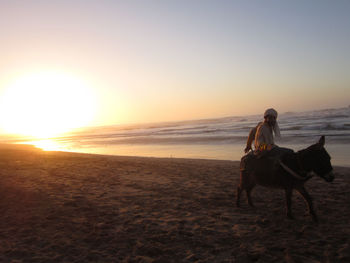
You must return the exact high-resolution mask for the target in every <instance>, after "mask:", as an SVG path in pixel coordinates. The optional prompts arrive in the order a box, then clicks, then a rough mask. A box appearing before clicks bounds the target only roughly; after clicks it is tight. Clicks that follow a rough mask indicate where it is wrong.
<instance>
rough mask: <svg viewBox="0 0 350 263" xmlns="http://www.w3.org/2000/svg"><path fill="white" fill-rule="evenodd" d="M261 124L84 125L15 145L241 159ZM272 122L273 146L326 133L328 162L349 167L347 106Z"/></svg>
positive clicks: (248, 120)
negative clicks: (274, 128)
mask: <svg viewBox="0 0 350 263" xmlns="http://www.w3.org/2000/svg"><path fill="white" fill-rule="evenodd" d="M262 120H263V117H262V115H249V116H230V117H224V118H212V119H201V120H191V121H180V122H162V123H146V124H133V125H113V126H102V127H89V128H84V129H80V130H76V131H74V132H72V133H70V134H66V135H65V136H61V137H57V138H51V139H50V140H28V139H22V140H21V141H19V143H29V144H33V145H36V146H37V147H39V148H43V149H44V150H63V151H72V152H83V153H94V154H104V155H129V156H147V157H168V158H202V159H220V160H240V158H241V157H242V156H243V155H244V152H243V150H244V148H245V145H246V140H247V137H248V134H249V131H250V130H251V129H252V128H254V127H255V126H256V125H257V124H258V123H259V122H261V121H262ZM277 121H278V123H279V126H280V130H281V135H282V137H281V138H280V139H276V144H277V145H279V146H281V147H288V148H291V149H293V150H295V151H298V150H301V149H304V148H306V147H308V146H310V145H311V144H314V143H316V142H318V140H319V139H320V136H322V135H325V136H326V145H325V147H326V149H327V151H328V152H329V154H330V155H331V157H332V164H333V165H339V166H347V167H350V106H349V107H345V108H337V109H323V110H315V111H305V112H285V113H282V114H280V115H279V116H278V119H277Z"/></svg>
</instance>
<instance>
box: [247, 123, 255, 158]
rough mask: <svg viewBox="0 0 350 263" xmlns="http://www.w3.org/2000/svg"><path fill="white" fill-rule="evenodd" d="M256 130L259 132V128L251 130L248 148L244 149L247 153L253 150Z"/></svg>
mask: <svg viewBox="0 0 350 263" xmlns="http://www.w3.org/2000/svg"><path fill="white" fill-rule="evenodd" d="M256 130H257V127H255V128H253V129H251V130H250V133H249V136H248V140H247V146H246V147H245V149H244V152H245V153H247V152H249V151H250V150H251V149H252V143H253V141H254V139H255V134H256Z"/></svg>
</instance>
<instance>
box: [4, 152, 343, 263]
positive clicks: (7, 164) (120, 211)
mask: <svg viewBox="0 0 350 263" xmlns="http://www.w3.org/2000/svg"><path fill="white" fill-rule="evenodd" d="M0 154H1V158H0V213H1V219H0V262H17V263H18V262H289V263H290V262H350V247H349V237H350V228H349V222H350V221H349V218H350V205H349V203H350V194H349V193H350V191H349V188H350V168H340V167H336V168H335V172H336V173H337V177H336V179H335V181H334V182H333V183H326V182H325V181H323V180H322V179H320V178H318V177H315V178H313V179H311V180H310V181H309V182H308V183H307V184H306V187H307V189H309V191H310V194H311V195H312V196H313V199H314V203H315V207H316V211H317V213H318V215H319V218H320V222H319V224H318V225H316V224H315V223H313V222H312V220H311V217H310V216H309V215H308V214H307V213H306V211H307V210H306V206H305V204H304V202H303V200H302V199H301V198H300V197H299V196H298V195H297V194H295V195H294V197H293V211H294V215H295V217H296V219H295V220H289V219H287V218H286V217H285V200H284V192H283V191H281V190H273V189H268V188H263V187H257V188H256V189H255V190H254V192H253V199H254V201H255V205H256V206H257V208H256V209H253V208H250V207H248V205H247V204H246V203H245V197H243V200H242V206H241V208H236V207H235V205H234V196H235V188H236V184H237V182H238V177H239V169H238V162H232V161H215V160H191V159H172V158H166V159H160V158H139V157H120V156H103V155H89V154H77V153H65V152H45V151H41V150H37V149H34V148H31V147H24V148H23V147H22V148H21V147H14V148H11V147H7V148H6V147H2V148H1V149H0Z"/></svg>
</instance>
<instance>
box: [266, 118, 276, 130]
mask: <svg viewBox="0 0 350 263" xmlns="http://www.w3.org/2000/svg"><path fill="white" fill-rule="evenodd" d="M265 121H266V122H267V124H268V125H269V126H271V127H273V126H275V124H276V117H275V116H272V115H267V116H266V117H265Z"/></svg>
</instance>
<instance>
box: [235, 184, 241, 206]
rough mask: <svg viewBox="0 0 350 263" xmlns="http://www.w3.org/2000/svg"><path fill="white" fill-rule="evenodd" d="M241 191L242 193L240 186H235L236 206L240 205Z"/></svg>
mask: <svg viewBox="0 0 350 263" xmlns="http://www.w3.org/2000/svg"><path fill="white" fill-rule="evenodd" d="M241 193H242V188H241V186H238V187H237V195H236V206H237V207H239V206H240V204H239V203H240V201H241Z"/></svg>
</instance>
